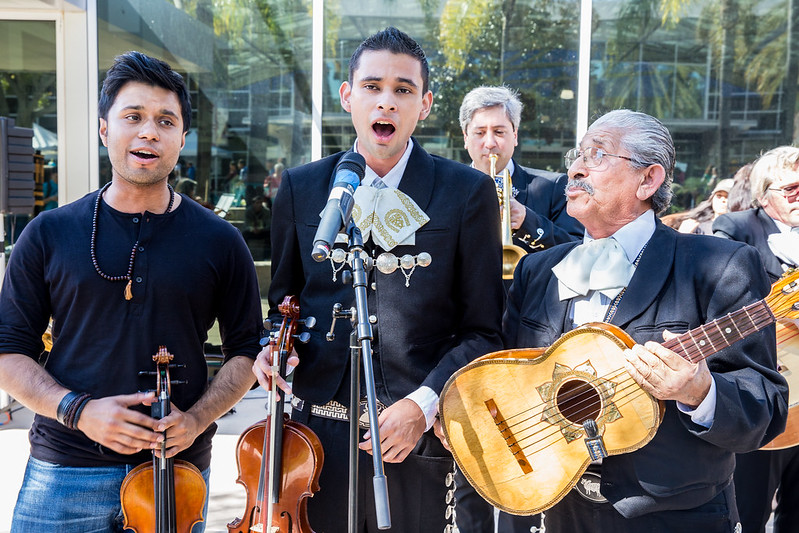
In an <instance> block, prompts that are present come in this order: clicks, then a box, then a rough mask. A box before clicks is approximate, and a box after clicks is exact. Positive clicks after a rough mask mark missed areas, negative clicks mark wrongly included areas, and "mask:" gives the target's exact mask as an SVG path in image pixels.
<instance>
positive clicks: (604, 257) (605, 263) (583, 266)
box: [552, 237, 635, 300]
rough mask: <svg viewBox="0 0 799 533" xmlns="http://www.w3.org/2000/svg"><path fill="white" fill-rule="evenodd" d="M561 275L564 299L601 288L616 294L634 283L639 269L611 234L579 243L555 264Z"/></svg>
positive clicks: (614, 295)
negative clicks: (636, 269)
mask: <svg viewBox="0 0 799 533" xmlns="http://www.w3.org/2000/svg"><path fill="white" fill-rule="evenodd" d="M552 272H553V274H555V276H556V277H557V278H558V296H559V298H560V299H561V300H566V299H569V298H574V297H575V296H585V295H586V294H588V292H589V291H599V292H601V293H602V294H604V295H605V296H607V297H608V298H611V299H612V298H615V297H616V296H617V295H618V294H619V293H620V292H621V291H622V289H624V287H626V286H627V284H628V283H630V279H631V278H632V277H633V274H634V273H635V265H633V264H631V263H630V261H629V260H628V259H627V255H626V254H625V253H624V249H623V248H622V247H621V245H620V244H619V243H618V241H616V239H613V238H612V237H608V238H605V239H596V240H593V241H589V242H587V243H583V244H580V245H579V246H576V247H575V248H574V249H573V250H572V251H571V252H569V253H568V254H567V255H566V257H564V258H563V260H561V262H560V263H558V264H557V265H555V266H554V267H552Z"/></svg>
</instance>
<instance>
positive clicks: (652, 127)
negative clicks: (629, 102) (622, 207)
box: [589, 109, 676, 214]
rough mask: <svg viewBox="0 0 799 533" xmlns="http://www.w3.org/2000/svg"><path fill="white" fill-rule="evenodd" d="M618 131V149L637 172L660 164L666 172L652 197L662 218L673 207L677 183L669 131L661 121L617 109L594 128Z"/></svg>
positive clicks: (600, 119) (601, 118)
mask: <svg viewBox="0 0 799 533" xmlns="http://www.w3.org/2000/svg"><path fill="white" fill-rule="evenodd" d="M598 127H601V128H605V129H612V130H617V131H619V133H620V134H621V135H620V137H619V145H620V146H621V147H622V148H623V149H624V150H626V151H627V152H628V153H629V154H630V157H631V158H632V159H633V161H631V162H630V164H631V165H633V167H635V168H646V167H648V166H650V165H654V164H658V165H660V166H662V167H663V169H664V170H665V171H666V179H664V180H663V183H662V184H661V185H660V187H659V188H658V190H657V191H655V194H653V195H652V198H651V201H652V209H653V210H654V211H655V214H660V213H662V212H664V211H665V210H666V209H668V207H669V204H670V203H671V197H672V192H671V182H672V180H673V179H674V162H675V158H676V155H675V149H674V141H673V140H672V138H671V134H670V133H669V130H668V129H666V126H664V125H663V123H662V122H660V121H659V120H658V119H656V118H655V117H653V116H650V115H647V114H646V113H639V112H637V111H630V110H629V109H617V110H615V111H611V112H609V113H606V114H605V115H602V116H601V117H599V118H598V119H597V120H596V121H595V122H594V123H593V124H591V128H589V131H590V129H593V128H598Z"/></svg>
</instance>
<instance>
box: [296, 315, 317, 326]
mask: <svg viewBox="0 0 799 533" xmlns="http://www.w3.org/2000/svg"><path fill="white" fill-rule="evenodd" d="M300 324H304V325H305V327H306V328H308V329H313V327H314V326H315V325H316V319H315V318H314V317H312V316H308V317H305V318H304V319H302V320H300Z"/></svg>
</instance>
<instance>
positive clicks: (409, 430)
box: [358, 398, 425, 463]
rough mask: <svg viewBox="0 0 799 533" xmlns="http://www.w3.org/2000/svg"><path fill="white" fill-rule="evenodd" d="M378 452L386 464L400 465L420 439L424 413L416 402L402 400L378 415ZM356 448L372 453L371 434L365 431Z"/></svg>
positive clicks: (423, 424)
mask: <svg viewBox="0 0 799 533" xmlns="http://www.w3.org/2000/svg"><path fill="white" fill-rule="evenodd" d="M378 423H379V424H380V451H381V453H382V454H383V460H384V461H385V462H387V463H401V462H402V461H404V460H405V458H406V457H408V455H409V454H410V453H411V452H412V451H413V448H414V447H415V446H416V443H417V442H419V439H420V438H422V434H423V433H424V428H425V418H424V413H423V412H422V410H421V409H420V408H419V406H418V405H416V402H414V401H413V400H409V399H407V398H403V399H402V400H400V401H398V402H396V403H394V404H392V405H390V406H389V407H387V408H386V410H385V411H383V412H382V413H380V417H379V418H378ZM363 438H364V440H363V441H362V442H361V443H360V444H359V445H358V447H359V448H360V449H362V450H364V451H366V452H369V453H372V432H371V431H367V432H366V434H365V435H364V436H363Z"/></svg>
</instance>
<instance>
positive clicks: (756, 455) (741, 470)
mask: <svg viewBox="0 0 799 533" xmlns="http://www.w3.org/2000/svg"><path fill="white" fill-rule="evenodd" d="M750 180H751V187H752V197H753V198H755V202H756V204H757V207H755V208H753V209H748V210H746V211H737V212H734V213H727V214H726V215H721V216H720V217H719V218H717V219H716V220H715V222H713V233H714V235H718V236H721V237H726V238H728V239H733V240H736V241H741V242H745V243H747V244H751V245H752V246H754V247H755V248H757V250H758V251H759V252H760V257H761V258H762V259H763V266H764V267H765V269H766V272H767V273H768V275H769V277H770V278H771V281H772V282H773V281H776V280H777V279H778V278H779V277H780V276H782V274H783V272H784V271H785V270H787V269H789V268H796V267H799V148H796V147H794V146H780V147H777V148H774V149H772V150H769V151H768V152H766V153H765V154H763V155H762V156H760V158H758V160H757V161H756V162H755V164H754V166H753V167H752V173H751V174H750ZM790 327H793V328H794V331H795V326H790ZM786 349H787V347H786ZM789 370H790V369H789ZM736 461H737V464H736V467H735V493H736V498H737V500H738V508H739V510H740V513H741V523H742V524H743V530H744V531H752V532H753V533H758V532H763V531H765V528H766V523H767V522H768V520H769V517H770V516H771V511H772V501H773V499H774V494H775V492H777V489H778V487H779V492H778V493H777V508H776V509H775V511H774V518H775V520H774V533H785V532H787V531H796V528H797V524H799V446H793V447H790V448H787V449H783V450H764V451H756V452H752V453H747V454H741V455H738V457H737V458H736Z"/></svg>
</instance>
